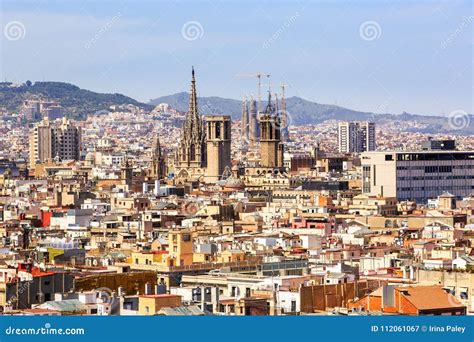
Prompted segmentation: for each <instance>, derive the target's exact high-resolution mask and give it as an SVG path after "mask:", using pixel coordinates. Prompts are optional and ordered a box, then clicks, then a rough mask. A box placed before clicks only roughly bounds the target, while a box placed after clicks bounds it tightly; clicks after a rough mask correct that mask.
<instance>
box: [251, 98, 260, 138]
mask: <svg viewBox="0 0 474 342" xmlns="http://www.w3.org/2000/svg"><path fill="white" fill-rule="evenodd" d="M257 114H258V113H257V101H255V100H254V98H253V97H251V98H250V111H249V140H250V144H251V145H254V144H256V143H257V142H258V137H259V125H258V118H257Z"/></svg>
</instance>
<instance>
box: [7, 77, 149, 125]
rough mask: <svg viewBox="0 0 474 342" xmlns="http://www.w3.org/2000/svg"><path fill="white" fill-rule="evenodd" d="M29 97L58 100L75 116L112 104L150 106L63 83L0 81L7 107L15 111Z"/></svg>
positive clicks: (116, 95)
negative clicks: (19, 83) (14, 84)
mask: <svg viewBox="0 0 474 342" xmlns="http://www.w3.org/2000/svg"><path fill="white" fill-rule="evenodd" d="M27 83H29V82H27ZM32 98H40V99H44V100H55V101H58V102H59V103H60V104H61V106H63V107H64V109H65V112H66V113H67V115H68V116H71V117H73V118H77V119H80V118H84V117H86V116H87V115H88V114H93V113H95V112H97V111H100V110H106V109H108V108H109V106H111V105H125V104H132V105H135V106H138V107H141V108H143V109H146V110H151V109H152V108H153V106H150V105H147V104H144V103H140V102H138V101H136V100H134V99H132V98H130V97H128V96H125V95H122V94H100V93H95V92H93V91H90V90H85V89H81V88H79V87H77V86H75V85H72V84H69V83H63V82H35V83H34V84H31V85H27V84H24V85H21V86H11V85H10V84H9V83H1V84H0V106H1V107H4V108H6V109H7V110H10V111H17V110H19V109H20V108H21V106H22V104H23V101H25V100H28V99H32Z"/></svg>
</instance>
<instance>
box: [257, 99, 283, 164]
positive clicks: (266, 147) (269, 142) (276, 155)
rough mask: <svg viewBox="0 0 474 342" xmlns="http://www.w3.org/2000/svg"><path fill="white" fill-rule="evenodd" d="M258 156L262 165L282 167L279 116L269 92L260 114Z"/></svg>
mask: <svg viewBox="0 0 474 342" xmlns="http://www.w3.org/2000/svg"><path fill="white" fill-rule="evenodd" d="M260 158H261V166H262V167H268V168H282V167H283V144H282V142H281V132H280V124H279V117H278V113H277V112H276V111H275V107H274V106H273V105H272V102H271V93H270V92H269V93H268V103H267V107H266V108H265V111H264V113H263V114H262V115H261V116H260Z"/></svg>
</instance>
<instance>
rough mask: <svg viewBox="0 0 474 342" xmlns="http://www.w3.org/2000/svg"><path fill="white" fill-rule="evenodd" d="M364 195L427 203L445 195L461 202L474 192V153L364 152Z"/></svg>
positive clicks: (449, 151) (362, 156) (444, 151)
mask: <svg viewBox="0 0 474 342" xmlns="http://www.w3.org/2000/svg"><path fill="white" fill-rule="evenodd" d="M361 158H362V159H361V163H362V192H363V193H364V194H367V195H371V196H386V197H387V196H388V197H397V199H398V200H399V201H406V200H415V201H416V202H418V203H426V202H427V201H428V199H430V198H437V197H438V196H439V195H441V194H442V193H444V192H449V193H451V194H453V195H454V196H455V197H456V198H458V199H461V198H463V197H467V196H469V195H471V194H472V193H473V191H474V152H472V151H456V150H431V151H399V152H364V153H362V155H361Z"/></svg>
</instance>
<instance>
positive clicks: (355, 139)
mask: <svg viewBox="0 0 474 342" xmlns="http://www.w3.org/2000/svg"><path fill="white" fill-rule="evenodd" d="M337 128H338V146H339V152H340V153H353V152H358V153H360V152H365V151H374V150H375V146H376V145H375V144H376V143H375V124H374V123H373V122H367V121H366V122H346V121H345V122H339V123H338V126H337Z"/></svg>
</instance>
